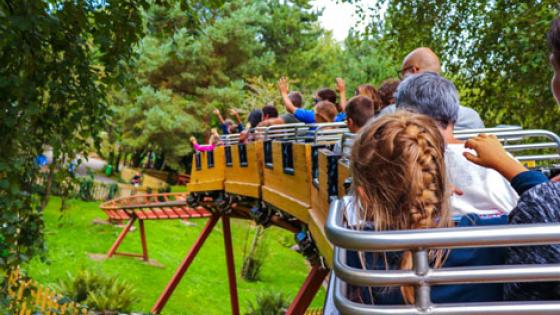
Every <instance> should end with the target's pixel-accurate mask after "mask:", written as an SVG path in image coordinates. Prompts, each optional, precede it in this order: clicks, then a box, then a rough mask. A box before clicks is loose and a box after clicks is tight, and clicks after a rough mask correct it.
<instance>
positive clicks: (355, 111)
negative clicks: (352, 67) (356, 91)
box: [333, 95, 375, 154]
mask: <svg viewBox="0 0 560 315" xmlns="http://www.w3.org/2000/svg"><path fill="white" fill-rule="evenodd" d="M373 116H375V105H374V103H373V101H372V100H371V98H369V97H367V96H361V95H358V96H354V97H352V98H351V99H350V101H349V102H348V104H347V105H346V117H347V118H346V124H347V125H348V130H350V132H351V133H357V132H358V131H360V129H361V128H362V127H363V126H364V125H365V124H366V123H367V122H368V120H369V119H370V118H371V117H373ZM333 152H334V153H336V154H342V146H341V143H340V142H337V143H336V144H335V145H334V148H333Z"/></svg>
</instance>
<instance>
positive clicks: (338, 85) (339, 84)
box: [336, 78, 346, 93]
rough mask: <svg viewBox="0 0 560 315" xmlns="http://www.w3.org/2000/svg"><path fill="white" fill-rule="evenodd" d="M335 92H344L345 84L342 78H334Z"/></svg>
mask: <svg viewBox="0 0 560 315" xmlns="http://www.w3.org/2000/svg"><path fill="white" fill-rule="evenodd" d="M336 90H337V91H338V93H343V92H346V83H344V80H343V79H342V78H336Z"/></svg>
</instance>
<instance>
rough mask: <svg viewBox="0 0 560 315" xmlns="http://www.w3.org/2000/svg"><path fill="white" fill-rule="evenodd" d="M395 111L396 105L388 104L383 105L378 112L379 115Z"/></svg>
mask: <svg viewBox="0 0 560 315" xmlns="http://www.w3.org/2000/svg"><path fill="white" fill-rule="evenodd" d="M396 111H397V105H395V104H391V105H389V106H386V107H383V109H382V110H381V111H380V112H379V115H380V116H381V115H387V114H392V113H394V112H396Z"/></svg>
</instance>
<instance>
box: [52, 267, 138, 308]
mask: <svg viewBox="0 0 560 315" xmlns="http://www.w3.org/2000/svg"><path fill="white" fill-rule="evenodd" d="M56 289H57V291H58V292H60V293H61V294H63V295H65V296H67V297H68V298H70V299H71V300H72V301H74V302H77V303H80V304H85V305H88V307H89V308H91V309H94V310H97V311H102V312H106V313H107V314H110V313H108V312H114V314H116V312H126V313H129V312H130V311H131V310H132V305H133V304H134V303H136V301H137V300H138V298H137V297H136V291H135V289H134V288H133V286H132V285H131V284H129V283H127V282H126V281H125V280H121V279H118V278H117V277H109V276H106V275H103V274H100V273H95V272H90V271H87V270H82V271H80V272H79V273H78V274H77V275H76V276H73V275H71V274H69V275H68V279H65V280H62V281H60V282H59V284H58V286H57V288H56Z"/></svg>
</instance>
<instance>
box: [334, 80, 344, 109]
mask: <svg viewBox="0 0 560 315" xmlns="http://www.w3.org/2000/svg"><path fill="white" fill-rule="evenodd" d="M336 90H337V91H338V94H339V95H340V110H341V111H342V112H343V111H345V110H346V84H345V83H344V80H342V78H336Z"/></svg>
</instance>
